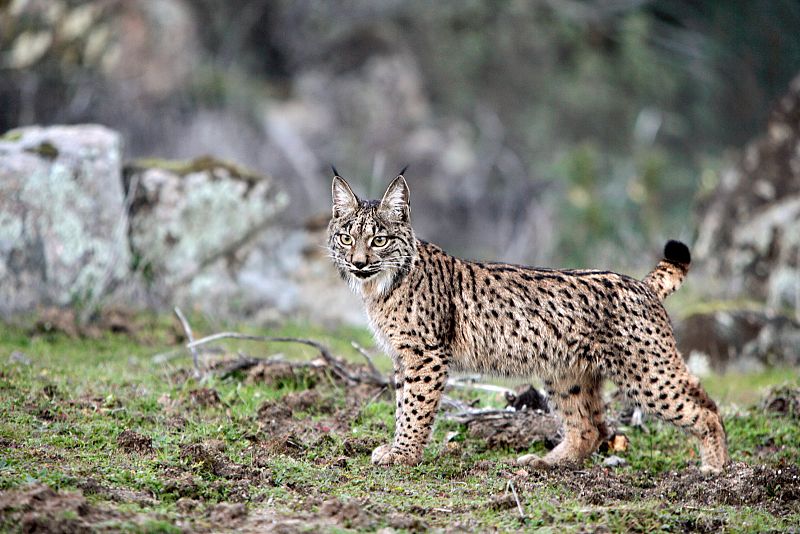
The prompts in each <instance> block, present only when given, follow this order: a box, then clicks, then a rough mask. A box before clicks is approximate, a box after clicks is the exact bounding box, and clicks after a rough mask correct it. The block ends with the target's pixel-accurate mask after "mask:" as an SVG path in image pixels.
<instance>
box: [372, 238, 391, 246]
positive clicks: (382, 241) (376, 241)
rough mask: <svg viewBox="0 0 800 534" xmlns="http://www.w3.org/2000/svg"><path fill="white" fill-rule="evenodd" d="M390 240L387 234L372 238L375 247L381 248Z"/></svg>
mask: <svg viewBox="0 0 800 534" xmlns="http://www.w3.org/2000/svg"><path fill="white" fill-rule="evenodd" d="M388 242H389V240H388V239H387V238H386V236H385V235H376V236H375V237H373V238H372V242H371V244H372V246H373V247H375V248H381V247H385V246H386V243H388Z"/></svg>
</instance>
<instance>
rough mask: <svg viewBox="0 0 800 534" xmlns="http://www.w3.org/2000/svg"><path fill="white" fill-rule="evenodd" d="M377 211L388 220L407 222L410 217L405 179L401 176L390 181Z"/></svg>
mask: <svg viewBox="0 0 800 534" xmlns="http://www.w3.org/2000/svg"><path fill="white" fill-rule="evenodd" d="M378 210H379V211H380V212H381V213H382V214H383V216H384V217H386V218H388V219H393V220H398V221H403V222H407V221H408V220H409V218H410V216H411V205H410V203H409V191H408V184H407V183H406V179H405V178H403V175H402V174H399V175H398V176H397V178H395V179H394V180H392V183H391V184H389V187H388V188H387V189H386V192H385V193H384V194H383V198H382V199H381V204H380V207H379V208H378Z"/></svg>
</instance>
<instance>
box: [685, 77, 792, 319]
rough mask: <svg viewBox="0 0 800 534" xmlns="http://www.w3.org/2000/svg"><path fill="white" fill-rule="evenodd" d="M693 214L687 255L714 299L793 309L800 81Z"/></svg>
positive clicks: (774, 308) (782, 100)
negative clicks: (694, 228)
mask: <svg viewBox="0 0 800 534" xmlns="http://www.w3.org/2000/svg"><path fill="white" fill-rule="evenodd" d="M699 212H700V224H699V231H698V237H697V242H696V244H695V247H694V252H695V253H696V256H697V258H698V260H699V261H698V265H703V266H705V267H706V268H707V271H708V273H707V274H708V275H709V277H708V279H709V281H710V282H715V281H716V282H719V281H723V283H722V285H721V286H720V287H712V289H713V290H715V291H716V293H717V294H718V295H723V296H726V297H734V298H742V297H743V296H747V297H748V298H753V299H756V300H758V301H762V302H765V303H766V304H767V305H768V306H769V308H770V309H772V310H781V309H795V310H798V309H800V77H798V78H796V79H795V80H794V81H793V82H792V84H791V86H790V88H789V92H788V93H787V94H786V95H784V97H783V98H782V99H781V100H780V102H779V103H778V105H777V106H776V108H775V109H774V110H773V112H772V116H771V117H770V120H769V123H768V124H767V131H766V134H765V135H763V136H761V137H759V138H757V139H755V140H753V141H752V142H751V143H749V144H748V145H747V146H746V147H745V148H744V151H743V154H742V156H741V158H740V160H739V161H738V162H737V163H736V164H735V165H733V166H732V167H731V168H729V169H727V170H726V171H725V172H723V173H722V175H721V179H720V183H719V184H718V185H717V187H716V188H715V189H714V190H713V191H711V192H710V193H709V194H708V195H707V196H706V199H705V200H704V201H703V202H702V203H701V205H700V209H699ZM710 285H712V286H713V285H715V284H713V283H712V284H710Z"/></svg>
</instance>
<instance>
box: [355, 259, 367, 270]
mask: <svg viewBox="0 0 800 534" xmlns="http://www.w3.org/2000/svg"><path fill="white" fill-rule="evenodd" d="M366 266H367V262H366V261H362V260H353V267H355V268H356V269H363V268H364V267H366Z"/></svg>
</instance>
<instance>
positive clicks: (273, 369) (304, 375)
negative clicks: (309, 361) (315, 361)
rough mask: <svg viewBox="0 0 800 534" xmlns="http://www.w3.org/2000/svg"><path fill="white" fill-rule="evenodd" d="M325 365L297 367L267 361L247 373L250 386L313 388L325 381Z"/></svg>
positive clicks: (326, 369) (290, 364) (286, 363)
mask: <svg viewBox="0 0 800 534" xmlns="http://www.w3.org/2000/svg"><path fill="white" fill-rule="evenodd" d="M327 373H328V368H327V366H325V365H297V364H293V363H290V362H276V361H268V362H262V363H258V364H256V365H254V366H253V367H251V368H250V369H249V370H248V371H247V378H246V381H247V382H248V383H250V384H266V385H267V386H270V387H275V388H278V387H281V386H286V385H301V386H303V387H305V388H313V387H315V386H316V385H317V384H319V383H320V382H322V381H323V380H325V379H326V374H327Z"/></svg>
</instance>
